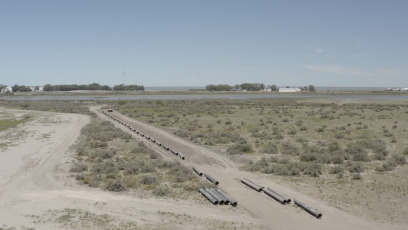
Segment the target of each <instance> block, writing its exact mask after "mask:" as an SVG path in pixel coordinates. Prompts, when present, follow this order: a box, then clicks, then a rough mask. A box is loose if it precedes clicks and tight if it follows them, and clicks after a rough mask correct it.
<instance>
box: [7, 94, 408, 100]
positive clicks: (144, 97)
mask: <svg viewBox="0 0 408 230" xmlns="http://www.w3.org/2000/svg"><path fill="white" fill-rule="evenodd" d="M258 98H277V99H278V98H294V99H301V98H309V99H311V98H316V99H331V100H335V101H355V100H368V101H375V100H408V94H405V93H404V94H401V95H376V94H344V95H342V94H301V93H298V94H292V93H280V94H276V93H274V94H268V93H260V94H252V93H248V94H246V93H240V94H205V95H109V96H70V95H67V96H13V97H0V100H11V101H53V100H62V101H75V100H100V101H103V100H109V101H114V100H199V99H209V100H211V99H258Z"/></svg>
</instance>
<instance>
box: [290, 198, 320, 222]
mask: <svg viewBox="0 0 408 230" xmlns="http://www.w3.org/2000/svg"><path fill="white" fill-rule="evenodd" d="M295 204H296V205H297V206H299V207H301V208H303V209H304V210H306V212H308V213H310V214H312V215H313V216H315V217H316V218H319V219H320V218H321V217H322V214H321V213H320V212H318V211H316V210H315V209H313V208H310V207H308V206H306V205H305V204H303V203H301V202H300V201H297V200H295Z"/></svg>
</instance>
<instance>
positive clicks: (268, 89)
mask: <svg viewBox="0 0 408 230" xmlns="http://www.w3.org/2000/svg"><path fill="white" fill-rule="evenodd" d="M261 91H262V92H272V89H271V88H265V89H261Z"/></svg>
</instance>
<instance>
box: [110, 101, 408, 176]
mask: <svg viewBox="0 0 408 230" xmlns="http://www.w3.org/2000/svg"><path fill="white" fill-rule="evenodd" d="M108 103H111V106H113V108H114V109H115V110H119V111H121V112H122V113H124V114H127V115H129V116H131V117H134V118H136V119H138V120H141V121H144V122H152V121H154V125H155V126H159V127H163V128H166V129H167V130H171V132H172V133H173V134H175V135H178V136H180V137H183V138H185V139H187V140H190V141H192V142H194V143H197V144H201V145H208V146H211V148H216V149H218V150H220V151H221V152H224V153H225V154H227V155H229V154H244V153H245V151H246V150H245V148H246V147H248V148H246V149H247V150H249V149H250V148H249V145H245V143H244V144H242V143H241V140H242V139H245V140H246V143H247V144H248V143H249V144H250V147H251V148H252V149H251V150H249V153H251V154H254V156H256V157H257V158H259V157H261V156H263V155H264V154H277V155H280V154H284V155H288V157H289V158H290V159H291V161H293V162H297V163H300V162H303V163H318V164H322V166H323V169H322V170H321V173H322V174H324V173H329V171H330V170H329V168H328V167H326V166H328V165H329V164H334V165H338V164H339V165H340V164H344V163H345V162H347V161H351V162H361V163H363V165H364V167H365V168H366V169H367V170H368V171H367V172H366V173H370V172H373V171H374V168H375V167H371V166H370V164H378V163H381V162H378V161H386V160H387V159H388V158H389V156H390V155H392V154H396V153H398V154H401V152H404V149H405V148H407V147H406V145H405V142H404V140H405V139H404V138H405V136H406V130H408V120H407V116H406V114H407V106H406V105H405V104H396V102H390V103H387V104H385V103H381V104H380V103H361V102H360V103H349V104H337V103H315V102H312V101H310V100H302V101H297V100H294V99H289V98H281V99H276V98H273V99H247V100H226V99H225V100H223V99H222V100H167V101H166V102H165V103H164V102H163V101H155V100H150V101H149V100H144V101H142V100H138V101H127V103H126V104H119V103H118V102H108ZM396 125H397V127H396V128H395V126H396ZM298 139H303V140H306V141H305V142H298V141H297V140H298ZM334 141H336V142H337V144H338V146H341V148H338V147H337V148H338V149H336V150H331V149H330V147H329V145H330V144H331V143H332V142H334ZM269 143H274V144H275V145H276V147H275V146H273V145H272V146H270V147H268V145H269ZM316 146H317V147H316ZM242 150H244V151H242ZM407 155H408V151H407ZM300 157H302V160H300ZM366 166H367V167H366ZM344 169H345V171H346V173H347V167H344ZM364 175H365V174H364ZM364 175H363V176H364Z"/></svg>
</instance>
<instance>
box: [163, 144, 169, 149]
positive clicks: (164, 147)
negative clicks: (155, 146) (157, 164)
mask: <svg viewBox="0 0 408 230" xmlns="http://www.w3.org/2000/svg"><path fill="white" fill-rule="evenodd" d="M162 147H163V149H165V150H169V149H170V148H169V147H167V146H166V145H164V144H162Z"/></svg>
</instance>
